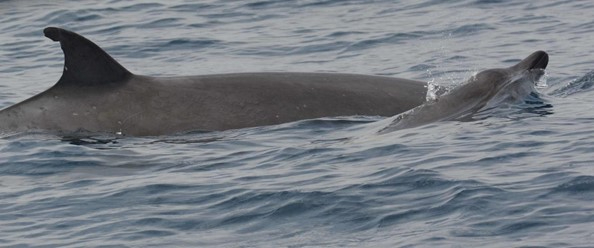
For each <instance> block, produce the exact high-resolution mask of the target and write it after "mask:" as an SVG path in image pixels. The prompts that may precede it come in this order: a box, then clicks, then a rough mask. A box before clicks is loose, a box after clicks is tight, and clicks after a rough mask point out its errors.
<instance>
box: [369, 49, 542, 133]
mask: <svg viewBox="0 0 594 248" xmlns="http://www.w3.org/2000/svg"><path fill="white" fill-rule="evenodd" d="M548 63H549V55H548V54H547V53H546V52H544V51H536V52H534V53H532V54H531V55H530V56H528V57H526V58H525V59H523V60H522V61H520V62H519V63H517V64H516V65H514V66H511V67H508V68H498V69H488V70H484V71H481V72H479V73H477V74H476V75H474V76H472V77H471V78H470V79H468V81H467V82H466V83H465V84H463V85H461V86H459V87H457V88H454V89H452V90H451V91H450V92H448V93H446V94H444V95H442V96H440V97H438V98H437V99H436V100H434V101H428V102H426V103H424V104H422V105H420V106H417V107H415V108H413V109H411V110H408V111H407V112H404V113H401V114H399V115H397V116H395V117H393V118H391V123H390V124H389V125H387V126H385V127H383V128H382V129H380V130H379V133H388V132H393V131H397V130H402V129H407V128H414V127H418V126H422V125H425V124H429V123H434V122H439V121H448V120H465V119H472V118H473V115H474V114H476V113H477V112H479V111H482V110H486V109H489V108H493V107H496V106H497V105H499V104H500V103H502V102H518V101H522V100H523V99H524V98H525V97H527V96H528V95H529V94H531V93H532V92H533V91H534V86H535V84H536V82H538V80H539V79H540V78H541V77H542V76H543V75H544V70H545V69H546V67H547V64H548Z"/></svg>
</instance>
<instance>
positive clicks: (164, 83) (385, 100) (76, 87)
mask: <svg viewBox="0 0 594 248" xmlns="http://www.w3.org/2000/svg"><path fill="white" fill-rule="evenodd" d="M44 34H45V36H46V37H48V38H50V39H51V40H53V41H58V42H60V46H61V48H62V50H63V52H64V68H63V73H62V77H61V78H60V79H59V80H58V82H57V83H56V84H55V85H54V86H53V87H51V88H50V89H48V90H46V91H44V92H42V93H40V94H38V95H36V96H33V97H31V98H29V99H27V100H25V101H23V102H20V103H17V104H15V105H13V106H10V107H8V108H6V109H4V110H2V111H0V133H14V132H26V131H49V132H52V133H58V134H67V135H70V134H73V133H83V134H85V133H88V132H90V133H108V134H122V135H128V136H157V135H169V134H175V133H183V132H189V131H220V130H228V129H238V128H246V127H256V126H264V125H275V124H280V123H285V122H292V121H297V120H304V119H315V118H320V117H336V116H353V115H369V116H393V115H396V114H399V113H402V112H404V111H406V110H409V109H411V108H413V107H416V106H418V105H421V104H422V103H423V102H424V101H425V95H426V92H427V89H426V84H425V83H424V82H420V81H414V80H408V79H401V78H393V77H382V76H367V75H354V74H341V73H299V72H278V73H265V72H264V73H235V74H219V75H201V76H185V77H150V76H142V75H136V74H133V73H131V72H130V71H128V70H127V69H126V68H124V67H123V66H122V65H120V64H119V63H118V62H116V61H115V60H114V59H113V58H112V57H111V56H109V55H108V54H107V53H106V52H105V51H103V49H101V48H100V47H99V46H97V45H96V44H94V43H93V42H91V41H90V40H88V39H86V38H85V37H83V36H81V35H79V34H77V33H74V32H72V31H68V30H64V29H61V28H55V27H49V28H46V29H44Z"/></svg>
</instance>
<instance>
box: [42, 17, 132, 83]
mask: <svg viewBox="0 0 594 248" xmlns="http://www.w3.org/2000/svg"><path fill="white" fill-rule="evenodd" d="M43 33H44V34H45V36H46V37H48V38H50V39H52V40H53V41H59V42H60V46H61V47H62V51H64V72H63V73H62V77H61V78H60V80H59V81H58V83H57V84H56V85H57V86H97V85H104V84H114V83H119V82H122V83H123V82H125V81H126V79H128V78H129V77H130V76H132V73H130V72H129V71H128V70H126V68H124V67H123V66H122V65H120V64H119V63H118V62H117V61H115V59H113V58H112V57H111V56H109V54H107V53H106V52H105V51H103V49H101V48H100V47H99V46H97V45H95V43H93V42H92V41H90V40H88V39H87V38H85V37H82V36H81V35H79V34H77V33H74V32H71V31H68V30H64V29H61V28H55V27H48V28H45V29H44V30H43Z"/></svg>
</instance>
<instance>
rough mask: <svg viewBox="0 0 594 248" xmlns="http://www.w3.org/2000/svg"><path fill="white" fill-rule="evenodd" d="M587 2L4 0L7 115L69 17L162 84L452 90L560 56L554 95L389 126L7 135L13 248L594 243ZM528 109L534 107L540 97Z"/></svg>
mask: <svg viewBox="0 0 594 248" xmlns="http://www.w3.org/2000/svg"><path fill="white" fill-rule="evenodd" d="M593 12H594V2H592V1H590V0H587V1H579V0H572V1H560V0H558V1H532V0H530V1H528V0H526V1H504V0H500V1H498V0H476V1H472V0H456V1H449V0H448V1H446V0H418V1H412V0H411V1H391V0H370V1H350V0H344V1H343V0H299V1H289V0H245V1H244V0H242V1H227V0H202V1H182V0H172V1H155V0H132V1H123V0H110V1H107V0H96V1H90V0H86V1H60V0H57V1H42V0H29V1H19V0H0V108H4V107H7V106H10V105H12V104H14V103H17V102H20V101H22V100H24V99H27V98H28V97H31V96H33V95H35V94H37V93H39V92H41V91H43V90H45V89H47V88H49V87H51V86H52V85H53V84H54V83H55V82H57V80H58V79H59V77H60V75H61V72H62V67H63V54H62V51H61V49H60V46H59V44H58V43H55V42H52V41H50V40H49V39H47V38H45V37H44V36H43V33H42V30H43V28H45V27H48V26H57V27H62V28H66V29H70V30H73V31H75V32H78V33H80V34H82V35H84V36H86V37H88V38H89V39H90V40H92V41H94V42H96V43H97V44H98V45H99V46H101V47H103V48H104V49H105V50H106V51H107V52H108V53H110V54H111V55H112V56H113V57H114V58H115V59H116V60H118V61H119V62H120V63H121V64H122V65H124V66H125V67H127V68H128V69H129V70H131V71H132V72H134V73H138V74H144V75H153V76H173V75H202V74H215V73H232V72H262V71H281V72H282V71H302V72H348V73H359V74H369V75H386V76H395V77H402V78H410V79H416V80H421V81H426V82H431V83H432V84H433V85H439V86H443V87H446V88H451V87H455V86H456V85H460V84H462V83H464V82H465V80H466V79H467V78H469V77H470V76H471V75H473V74H475V73H476V72H478V71H480V70H483V69H487V68H496V67H508V66H511V65H513V64H515V63H517V62H518V61H520V60H521V59H523V58H525V57H526V56H528V55H529V54H530V53H532V52H534V51H536V50H544V51H547V52H548V53H549V55H550V63H549V66H548V68H547V70H546V85H545V84H542V85H540V86H539V87H538V89H537V90H538V92H537V93H536V96H537V97H538V99H540V100H541V101H542V102H543V103H544V104H541V105H540V107H538V108H534V107H530V106H524V105H525V104H524V105H523V104H519V105H512V106H502V107H501V108H500V109H498V110H497V111H493V112H491V113H490V114H489V116H486V118H482V119H481V120H477V121H467V122H459V121H448V122H438V123H432V124H429V125H425V126H421V127H417V128H412V129H405V130H400V131H396V132H392V133H388V134H384V135H377V134H373V133H371V132H370V129H369V125H370V123H372V122H374V121H378V120H381V119H383V118H382V117H377V116H346V117H340V118H322V119H316V120H305V121H299V122H294V123H286V124H281V125H276V126H264V127H256V128H247V129H240V130H230V131H224V132H206V133H204V132H202V133H200V132H198V133H188V134H184V135H175V136H161V137H143V138H134V137H113V136H110V135H105V136H97V137H89V138H74V137H61V136H56V135H52V134H48V133H39V132H37V133H20V134H13V135H8V136H3V137H2V138H0V247H594V125H593V124H594V100H593V99H594V91H593V90H592V88H593V87H592V86H593V85H594V55H593V54H594V46H593V45H594V21H593V19H592V13H593ZM528 105H530V104H528Z"/></svg>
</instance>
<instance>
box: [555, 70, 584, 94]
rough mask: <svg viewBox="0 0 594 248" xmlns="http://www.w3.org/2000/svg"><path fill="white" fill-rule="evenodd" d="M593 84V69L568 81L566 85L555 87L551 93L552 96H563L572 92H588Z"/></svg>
mask: <svg viewBox="0 0 594 248" xmlns="http://www.w3.org/2000/svg"><path fill="white" fill-rule="evenodd" d="M593 85H594V71H590V72H588V73H586V74H585V75H584V76H582V77H581V78H579V79H576V80H573V81H571V82H569V83H568V84H567V85H565V86H563V87H561V88H559V89H556V90H555V91H553V92H552V93H551V95H554V96H560V97H565V96H569V95H573V94H578V93H583V92H588V91H590V90H591V88H592V86H593Z"/></svg>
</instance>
